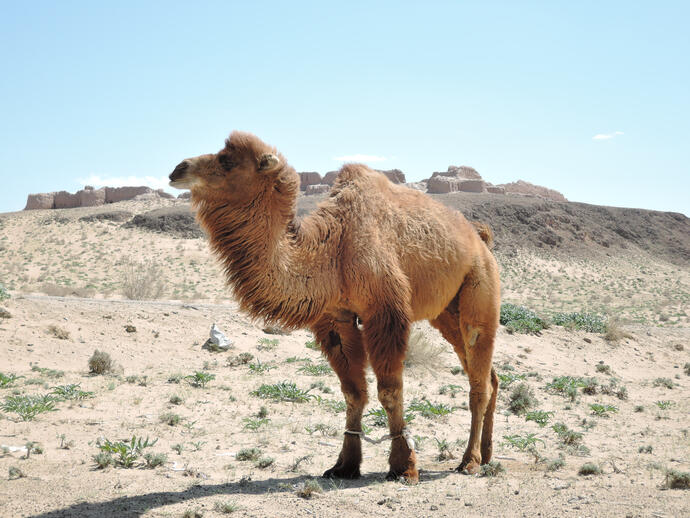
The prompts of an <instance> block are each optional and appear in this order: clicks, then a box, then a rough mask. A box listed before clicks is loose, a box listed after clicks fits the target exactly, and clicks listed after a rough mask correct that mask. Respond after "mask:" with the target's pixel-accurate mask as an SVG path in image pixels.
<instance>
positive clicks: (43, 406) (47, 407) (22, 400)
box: [0, 394, 56, 421]
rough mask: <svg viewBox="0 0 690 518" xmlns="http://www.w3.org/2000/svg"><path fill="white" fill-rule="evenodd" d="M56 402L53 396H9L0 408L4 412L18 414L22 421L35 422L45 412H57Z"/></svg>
mask: <svg viewBox="0 0 690 518" xmlns="http://www.w3.org/2000/svg"><path fill="white" fill-rule="evenodd" d="M55 403H56V400H55V398H54V397H53V395H52V394H44V395H42V396H9V397H7V398H5V402H4V403H3V404H2V406H0V408H1V409H2V410H3V411H4V412H13V413H15V414H17V415H18V416H19V417H20V418H21V420H22V421H33V419H34V418H35V417H36V416H37V415H38V414H42V413H44V412H52V411H54V410H55Z"/></svg>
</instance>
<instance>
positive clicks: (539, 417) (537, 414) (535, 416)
mask: <svg viewBox="0 0 690 518" xmlns="http://www.w3.org/2000/svg"><path fill="white" fill-rule="evenodd" d="M552 417H553V412H545V411H544V410H533V411H532V412H527V413H526V414H525V420H526V421H534V422H535V423H537V424H538V425H539V426H540V427H541V428H543V427H544V426H546V425H547V424H549V420H550V419H551V418H552Z"/></svg>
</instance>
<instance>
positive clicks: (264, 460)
mask: <svg viewBox="0 0 690 518" xmlns="http://www.w3.org/2000/svg"><path fill="white" fill-rule="evenodd" d="M274 462H275V459H274V458H273V457H261V458H260V459H259V460H257V461H256V467H257V468H259V469H266V468H267V467H269V466H270V465H272V464H273V463H274Z"/></svg>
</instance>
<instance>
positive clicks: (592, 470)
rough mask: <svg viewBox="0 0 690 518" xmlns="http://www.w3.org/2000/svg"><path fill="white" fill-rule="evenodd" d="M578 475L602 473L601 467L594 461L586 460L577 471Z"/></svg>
mask: <svg viewBox="0 0 690 518" xmlns="http://www.w3.org/2000/svg"><path fill="white" fill-rule="evenodd" d="M577 474H578V475H583V476H586V475H601V468H600V467H599V466H597V465H596V464H594V463H592V462H586V463H585V464H583V465H582V466H580V469H579V470H578V472H577Z"/></svg>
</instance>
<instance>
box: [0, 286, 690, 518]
mask: <svg viewBox="0 0 690 518" xmlns="http://www.w3.org/2000/svg"><path fill="white" fill-rule="evenodd" d="M4 307H5V308H6V310H7V311H9V313H10V314H11V315H12V316H11V318H8V319H2V320H0V343H1V344H3V346H2V347H1V348H0V365H2V369H1V371H2V372H3V373H4V374H6V375H7V374H8V373H13V374H16V375H20V376H24V378H20V379H18V380H16V381H15V382H14V383H12V384H10V385H9V386H8V387H6V388H4V389H0V397H3V398H6V397H7V396H10V395H11V394H13V393H21V394H43V393H47V392H50V391H51V387H54V386H62V385H68V384H79V385H80V389H81V390H84V391H91V392H93V397H90V398H87V399H83V400H81V401H65V402H62V403H59V404H57V405H56V409H55V411H52V412H47V413H42V414H39V415H38V416H37V417H36V418H35V420H33V421H22V420H20V419H19V418H18V416H17V414H14V413H10V412H8V413H5V414H4V415H3V416H2V418H0V419H1V420H0V443H1V444H2V445H4V446H6V447H19V448H21V447H22V446H24V445H25V444H26V443H27V442H29V441H33V442H36V443H38V444H40V446H41V449H42V453H40V454H39V453H32V454H31V455H30V456H29V458H28V459H26V458H25V457H26V450H16V451H9V452H5V453H4V454H3V455H2V457H0V473H4V474H5V475H3V479H2V481H1V482H0V515H1V516H44V517H58V516H79V517H82V516H84V517H85V516H94V517H95V516H99V517H103V516H151V517H152V516H183V515H184V513H185V512H188V513H192V512H194V511H197V512H199V513H201V514H203V516H221V515H223V512H222V511H221V510H220V508H219V507H216V506H218V505H220V504H232V506H234V507H231V508H236V510H235V511H234V512H233V514H234V515H238V516H256V517H260V516H286V517H287V516H341V515H348V516H387V515H390V514H391V512H392V511H394V512H396V513H398V514H400V515H402V516H439V517H440V516H458V515H461V516H486V515H497V516H663V517H671V516H687V515H688V514H689V513H690V500H689V499H688V493H687V491H682V490H662V489H660V487H661V485H662V483H663V481H664V470H665V469H675V470H679V471H686V472H687V471H688V469H689V468H690V458H689V455H688V454H689V453H690V438H689V437H688V419H687V418H688V412H689V410H690V401H689V400H688V398H687V390H688V387H689V386H690V377H688V376H687V375H686V374H685V373H684V370H683V365H684V364H685V363H686V362H687V361H688V349H687V345H688V343H689V341H688V336H689V335H688V331H687V329H684V328H669V329H664V328H634V329H630V331H631V334H632V338H629V339H626V340H623V341H621V342H620V343H618V344H617V345H611V344H609V343H607V342H606V341H604V340H603V338H602V337H601V336H599V335H596V334H591V333H583V332H571V331H567V330H564V329H562V328H552V329H549V330H546V331H544V332H543V334H542V336H527V335H509V334H507V333H506V332H505V331H504V330H503V328H502V329H501V331H500V334H499V336H498V347H497V351H496V355H495V363H496V365H497V367H498V371H499V373H504V374H506V373H510V374H523V375H525V378H524V380H522V381H524V382H526V383H527V384H528V385H529V386H530V387H532V389H533V390H534V393H535V395H536V398H537V400H538V405H539V407H538V408H539V409H541V410H544V411H551V412H553V416H552V417H551V420H550V423H549V425H547V426H545V427H543V428H540V427H539V426H538V425H537V424H536V423H534V422H531V421H526V420H525V419H524V417H521V416H516V415H514V414H512V413H511V412H510V411H509V410H508V409H507V406H508V395H509V393H510V391H511V387H508V388H506V389H504V390H503V391H502V395H501V398H500V401H499V406H498V410H497V423H496V428H495V435H494V437H495V442H496V443H497V448H496V451H495V457H496V458H497V460H499V461H500V462H501V464H502V465H503V466H504V467H505V469H506V472H505V473H503V474H501V475H499V476H497V477H476V476H466V475H461V474H458V473H455V472H453V471H451V470H452V468H454V467H455V466H456V465H457V463H458V459H457V457H459V456H461V455H462V451H463V445H464V440H466V438H467V435H468V432H469V421H470V417H469V412H468V411H467V410H466V401H467V381H466V379H465V377H464V375H463V374H462V373H459V374H453V373H452V368H453V367H456V366H457V365H458V364H459V362H458V360H457V358H455V356H454V354H453V353H452V350H451V348H450V346H447V344H445V342H443V340H442V338H440V337H439V336H438V335H437V334H435V333H434V332H433V331H432V330H431V329H430V328H428V326H426V325H423V326H419V329H420V330H421V332H422V333H423V334H424V336H425V340H423V341H422V342H424V341H425V342H426V345H425V347H426V348H427V349H426V350H427V351H428V353H429V354H428V356H429V361H426V362H425V361H422V362H419V363H418V364H415V365H412V366H410V368H409V369H408V370H407V374H406V378H405V390H406V396H405V401H406V404H409V403H410V402H411V401H412V400H413V399H415V398H416V399H420V398H422V397H426V398H427V399H428V401H430V402H432V403H434V404H440V403H443V404H444V405H446V406H447V407H451V408H453V409H454V410H453V411H452V412H451V413H450V414H448V415H446V416H442V417H432V418H427V417H423V416H422V415H419V414H417V415H415V418H414V420H413V421H412V422H411V423H410V428H411V431H412V433H413V434H414V435H415V436H417V439H418V442H419V443H420V447H419V453H418V455H419V465H420V468H421V470H422V472H421V482H420V484H419V485H416V486H409V485H405V484H403V483H400V482H386V481H385V473H386V471H387V462H386V458H387V455H386V450H387V447H388V444H387V443H383V444H381V445H370V444H365V448H364V455H365V459H364V463H363V466H362V472H363V477H362V478H361V479H360V480H356V481H327V480H323V479H318V478H317V479H316V480H317V481H318V482H319V484H320V486H321V487H322V489H323V492H321V493H317V494H315V495H314V496H313V497H312V498H311V499H305V498H302V497H300V496H298V494H297V490H298V489H299V488H300V487H302V486H303V485H304V484H305V482H308V481H309V480H311V479H312V477H318V475H320V474H321V473H322V472H323V471H324V470H325V469H327V468H329V467H330V466H331V465H332V464H333V462H334V461H335V458H336V457H337V454H338V452H339V447H340V441H341V432H342V428H343V424H344V412H343V411H342V409H341V408H339V407H338V406H337V404H336V402H338V401H340V400H341V395H340V393H339V389H338V382H337V379H336V377H335V376H334V374H333V373H332V372H330V373H326V374H325V375H321V376H314V375H309V374H308V373H306V372H302V371H300V369H301V368H302V367H304V366H305V365H322V364H323V361H322V359H321V356H320V353H319V352H317V351H314V350H312V349H310V348H308V347H306V346H305V344H307V343H308V341H309V340H310V339H311V336H310V335H309V334H308V333H307V332H303V331H301V332H295V333H292V334H290V335H288V336H279V335H268V334H266V333H264V332H263V331H262V330H261V327H260V326H257V325H255V324H253V323H251V322H249V321H248V320H247V319H246V318H245V317H244V316H242V315H241V314H239V313H238V312H237V309H236V306H235V305H234V304H226V305H213V304H206V303H180V302H161V301H155V302H134V301H118V300H88V299H69V298H58V297H38V296H27V297H22V296H15V297H13V298H11V299H10V300H8V301H6V302H5V303H4ZM214 322H215V323H217V324H218V326H219V327H220V328H221V329H222V330H223V331H224V332H225V333H226V335H227V336H228V337H229V338H231V339H232V340H233V341H234V347H233V349H232V350H230V351H227V352H219V353H214V352H211V351H207V350H205V349H202V348H201V345H202V344H203V343H204V342H205V340H206V338H207V336H208V331H209V327H210V325H211V324H212V323H214ZM51 326H55V327H51ZM126 326H134V328H136V331H133V332H128V331H127V330H126V329H125V327H126ZM130 331H132V329H131V328H130ZM56 334H62V335H63V336H64V335H65V334H68V336H67V337H66V338H58V337H57V336H55V335H56ZM261 339H266V340H274V339H277V341H278V344H277V345H274V344H272V343H266V342H265V340H264V343H261ZM585 339H586V340H589V341H591V343H588V342H587V341H585ZM95 349H99V350H101V351H107V352H108V353H109V354H110V356H111V357H112V359H113V360H114V362H116V363H117V367H116V369H115V372H114V373H111V374H105V375H92V374H89V373H88V359H89V357H90V356H91V355H92V353H93V352H94V350H95ZM437 349H438V350H440V352H438V351H437ZM681 349H682V350H681ZM240 353H250V354H252V355H253V357H254V360H253V361H252V362H250V363H249V364H241V365H235V366H232V363H233V362H228V360H229V359H232V358H236V357H237V356H238V355H239V354H240ZM257 359H258V360H259V361H260V362H261V364H265V365H270V366H272V367H275V368H273V369H271V370H270V371H268V372H266V373H263V374H261V373H254V372H252V369H251V368H250V366H249V365H250V364H254V365H256V364H257V362H256V360H257ZM599 362H603V363H604V364H605V365H607V366H608V367H609V368H610V371H609V373H605V372H601V371H600V370H598V369H597V367H596V366H597V364H599ZM234 363H237V362H234ZM511 367H512V369H513V370H510V368H511ZM40 369H52V370H57V371H63V374H62V375H61V376H60V373H59V372H57V373H56V372H51V371H50V370H43V371H41V370H40ZM197 371H204V372H208V373H210V374H213V375H215V379H213V380H212V381H210V382H209V383H208V384H207V385H206V387H205V388H195V387H192V386H191V385H190V384H189V383H188V382H186V381H185V380H184V379H182V380H179V383H171V382H170V381H169V380H170V378H173V379H174V378H176V377H179V375H191V374H193V373H194V372H197ZM176 375H177V376H176ZM560 375H571V376H583V377H584V376H586V377H596V378H597V379H598V380H599V382H600V384H601V385H606V384H608V383H609V382H610V379H611V378H616V380H618V385H623V386H625V387H626V388H627V393H628V399H627V400H621V399H618V398H617V397H616V396H615V395H605V394H602V393H601V392H600V391H598V392H597V393H596V394H593V395H586V394H582V393H580V394H579V395H578V397H577V400H576V401H575V402H571V401H570V400H569V399H567V398H564V397H563V396H561V395H558V394H553V393H551V392H550V391H548V390H546V384H547V383H548V382H550V381H552V379H553V377H555V376H560ZM56 376H59V377H56ZM657 378H668V379H669V380H671V381H672V386H673V388H667V387H665V386H655V382H654V380H656V379H657ZM282 380H289V381H293V382H295V383H296V385H297V386H298V387H299V388H302V389H304V390H309V389H310V387H312V386H313V385H314V384H315V385H314V386H313V388H311V390H309V393H310V394H314V395H318V396H319V399H312V400H310V401H308V402H305V403H288V402H273V401H270V400H264V399H260V398H259V397H257V396H254V395H251V392H252V391H254V390H256V389H257V388H258V387H259V386H260V385H262V384H264V383H269V384H272V383H276V382H278V381H282ZM369 381H370V396H371V399H373V401H374V402H372V403H370V406H369V408H372V409H375V408H377V407H378V404H377V403H376V402H375V401H376V400H375V396H374V394H375V392H374V389H375V384H374V379H373V376H371V375H370V376H369ZM517 383H518V382H517V381H516V382H514V384H513V386H514V385H515V384H517ZM657 385H658V384H657ZM444 387H445V389H444ZM449 387H450V388H449ZM453 393H455V394H454V397H453ZM172 396H179V398H180V399H181V401H180V402H179V403H180V404H173V403H171V398H172ZM661 401H670V403H669V404H667V405H662V406H666V407H667V408H665V409H661V408H660V407H659V406H658V404H657V403H656V402H661ZM592 403H601V404H610V405H613V406H615V407H616V408H617V412H611V413H610V415H609V417H596V416H594V415H592V411H591V409H590V407H589V405H590V404H592ZM262 406H263V407H265V409H266V411H267V415H266V417H265V419H267V421H266V422H265V423H264V424H261V425H260V426H259V427H258V429H257V430H255V431H253V430H251V429H248V428H247V426H248V423H249V421H247V420H251V419H254V420H257V419H258V418H257V417H256V416H257V413H258V412H259V410H260V409H261V407H262ZM639 406H641V407H642V409H639V408H636V407H639ZM166 413H174V414H177V415H178V416H179V418H180V420H179V423H178V424H175V425H169V424H166V423H164V422H161V416H162V415H164V414H166ZM365 422H366V423H369V424H370V426H371V430H370V432H369V435H371V436H372V437H379V436H381V435H383V434H385V429H384V428H380V427H376V426H374V425H373V418H372V417H369V418H367V419H365ZM556 422H563V423H565V424H566V425H567V426H568V427H569V428H571V429H572V430H576V431H578V432H581V433H582V434H583V439H582V443H583V445H584V446H585V447H586V449H585V450H581V451H575V450H574V449H568V448H567V447H565V446H564V445H563V444H562V443H561V441H560V440H559V439H558V436H557V435H556V433H555V432H554V431H553V430H552V429H551V425H552V424H554V423H556ZM530 433H531V434H535V437H537V438H538V439H539V440H540V441H543V442H538V443H537V444H536V451H537V452H538V454H539V457H540V458H539V459H538V460H539V461H538V462H535V459H536V456H535V455H533V454H531V453H528V452H521V451H519V450H517V449H515V448H512V447H511V446H510V445H508V444H507V443H506V441H505V440H504V439H503V437H504V436H511V435H515V434H519V435H521V436H527V435H528V434H530ZM133 435H135V436H137V437H149V438H151V439H152V440H153V439H154V438H156V439H158V442H157V443H156V444H155V445H154V446H152V447H150V448H148V449H147V450H146V451H151V452H153V453H159V452H160V453H165V454H166V455H167V460H166V462H165V463H164V464H163V465H161V466H158V467H156V468H154V469H147V468H145V467H143V466H141V465H140V464H143V461H142V462H137V463H135V465H134V467H132V468H130V469H125V468H122V467H108V468H106V469H97V467H96V464H95V462H94V455H96V454H97V453H98V452H99V450H98V446H97V441H98V440H99V438H100V439H101V441H103V440H104V439H109V440H111V441H117V440H121V439H129V438H131V437H132V436H133ZM444 440H445V441H447V443H448V444H449V445H450V452H451V453H452V454H454V455H455V456H456V458H455V459H449V460H443V461H439V460H438V455H439V447H438V444H439V441H444ZM457 441H459V442H457ZM180 444H181V445H182V449H181V452H180V453H178V452H176V451H174V450H173V449H172V447H173V446H174V445H180ZM66 446H68V448H67V447H66ZM648 446H651V453H645V452H640V451H639V450H640V448H646V447H648ZM244 448H258V449H260V450H261V456H262V457H270V458H272V459H273V462H272V463H271V464H270V465H269V466H267V467H265V468H261V467H259V466H258V465H257V463H256V462H252V461H241V460H238V459H237V458H236V454H237V453H238V452H239V451H240V450H242V449H244ZM559 455H560V456H562V457H563V459H564V461H565V465H564V467H563V468H562V469H560V470H558V471H548V470H547V466H548V465H549V462H550V461H552V460H553V459H556V458H558V457H559ZM542 458H543V460H542ZM299 459H302V460H301V461H300V462H297V461H298V460H299ZM586 462H593V463H594V464H596V465H597V466H599V467H600V468H601V469H602V474H600V475H590V476H582V475H578V470H579V468H580V466H582V465H583V464H584V463H586ZM11 467H15V468H18V469H19V470H20V471H21V472H22V474H23V475H24V476H23V477H20V478H14V477H13V479H12V480H8V477H7V474H8V472H9V470H10V468H11ZM188 515H189V516H192V515H193V514H188Z"/></svg>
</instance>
